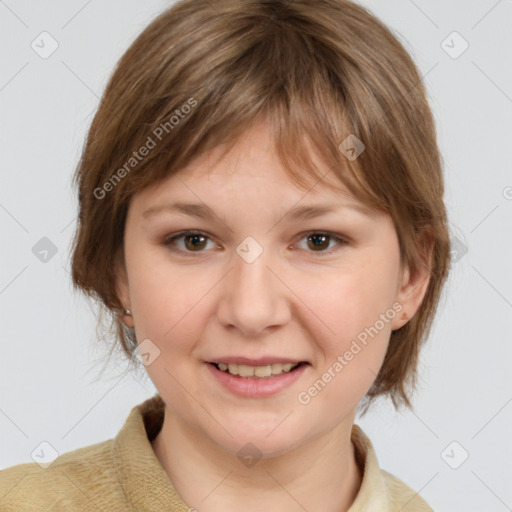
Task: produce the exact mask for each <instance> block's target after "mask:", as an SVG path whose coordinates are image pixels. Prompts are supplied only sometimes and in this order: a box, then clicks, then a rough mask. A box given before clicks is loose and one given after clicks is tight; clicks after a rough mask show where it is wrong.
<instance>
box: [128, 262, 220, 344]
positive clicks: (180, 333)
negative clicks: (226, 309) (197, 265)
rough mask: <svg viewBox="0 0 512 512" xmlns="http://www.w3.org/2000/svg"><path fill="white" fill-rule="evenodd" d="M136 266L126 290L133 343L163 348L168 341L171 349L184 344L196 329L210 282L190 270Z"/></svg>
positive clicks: (161, 265)
mask: <svg viewBox="0 0 512 512" xmlns="http://www.w3.org/2000/svg"><path fill="white" fill-rule="evenodd" d="M139 261H144V260H142V259H139ZM146 261H148V260H146ZM136 262H137V260H136V259H135V260H134V263H135V264H134V265H133V268H132V269H131V276H133V278H131V280H130V288H131V295H132V304H133V306H134V311H136V326H135V327H136V332H137V339H139V340H141V339H145V338H150V339H151V340H154V342H155V343H156V344H157V345H159V346H160V345H162V346H164V347H166V348H168V347H169V344H168V341H169V340H173V345H172V346H173V347H179V345H180V344H187V342H188V339H190V338H191V337H192V336H193V333H194V332H197V331H198V329H199V328H200V319H201V303H202V302H203V301H202V300H201V299H202V298H204V297H205V296H206V295H207V293H208V291H209V290H210V289H211V288H212V286H213V285H214V282H213V280H212V279H206V278H205V279H203V278H201V277H200V276H198V275H197V273H194V272H192V270H191V269H188V270H187V269H186V268H181V269H180V268H178V267H174V268H171V266H170V265H169V264H162V263H157V264H145V265H142V264H141V265H136ZM210 280H211V281H212V282H211V283H210V282H209V281H210ZM203 300H204V299H203Z"/></svg>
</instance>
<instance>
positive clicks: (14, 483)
mask: <svg viewBox="0 0 512 512" xmlns="http://www.w3.org/2000/svg"><path fill="white" fill-rule="evenodd" d="M112 443H113V440H108V441H103V442H101V443H97V444H94V445H91V446H86V447H83V448H79V449H77V450H73V451H70V452H66V453H63V454H62V455H60V456H59V457H57V458H56V459H55V460H54V461H53V462H52V463H51V464H50V465H49V466H48V467H43V466H41V465H39V464H37V463H36V462H30V463H25V464H19V465H16V466H12V467H9V468H7V469H4V470H3V471H0V512H11V511H12V512H14V511H16V512H24V511H29V510H50V509H51V510H52V511H61V510H62V511H64V510H69V509H70V508H72V509H73V508H74V509H75V510H76V509H78V507H83V508H84V509H89V508H91V509H100V510H115V508H114V507H113V506H112V504H113V503H115V502H116V501H119V499H120V500H121V501H122V500H123V491H122V488H121V487H120V484H119V482H118V479H117V475H116V471H115V466H114V464H113V462H112V454H111V451H112ZM120 510H121V509H120Z"/></svg>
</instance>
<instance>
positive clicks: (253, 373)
mask: <svg viewBox="0 0 512 512" xmlns="http://www.w3.org/2000/svg"><path fill="white" fill-rule="evenodd" d="M212 364H214V366H216V367H217V368H218V369H219V370H220V371H222V372H225V373H229V374H230V375H237V376H239V377H245V378H251V377H252V378H254V377H257V378H260V379H266V378H269V377H273V376H276V375H281V374H283V373H289V372H291V371H293V370H295V368H297V367H298V366H300V365H301V364H303V363H296V364H292V363H286V364H281V363H273V364H268V365H265V366H250V365H247V364H236V363H230V364H226V363H218V364H215V363H212Z"/></svg>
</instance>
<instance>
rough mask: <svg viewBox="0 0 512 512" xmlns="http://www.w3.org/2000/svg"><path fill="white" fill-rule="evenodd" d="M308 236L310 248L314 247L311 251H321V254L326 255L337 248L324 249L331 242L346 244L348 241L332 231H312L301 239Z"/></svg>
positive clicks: (307, 240) (307, 241)
mask: <svg viewBox="0 0 512 512" xmlns="http://www.w3.org/2000/svg"><path fill="white" fill-rule="evenodd" d="M304 238H306V243H307V247H308V248H313V250H312V251H311V252H316V253H319V255H320V256H326V255H329V254H332V253H333V252H334V251H336V250H337V248H336V247H334V248H331V249H329V250H327V251H326V250H323V249H325V248H326V247H328V246H329V245H330V244H329V242H333V241H334V242H337V244H338V245H346V244H348V241H347V240H345V239H344V238H342V237H341V236H338V235H334V234H332V233H326V232H322V231H311V232H309V233H306V234H305V235H304V236H303V237H302V238H301V240H303V239H304Z"/></svg>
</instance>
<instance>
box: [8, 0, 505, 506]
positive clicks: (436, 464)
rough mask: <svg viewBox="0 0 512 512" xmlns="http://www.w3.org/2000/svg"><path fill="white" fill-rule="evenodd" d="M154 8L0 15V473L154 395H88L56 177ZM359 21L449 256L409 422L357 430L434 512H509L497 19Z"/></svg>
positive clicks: (473, 8) (91, 372) (148, 386)
mask: <svg viewBox="0 0 512 512" xmlns="http://www.w3.org/2000/svg"><path fill="white" fill-rule="evenodd" d="M170 3H171V2H164V1H161V0H151V1H145V2H142V1H139V2H137V1H135V0H129V1H127V0H123V1H121V0H111V1H108V2H105V1H103V2H101V1H99V0H90V1H89V2H86V1H83V0H73V1H70V0H68V1H64V0H60V1H53V2H27V1H16V0H7V1H0V33H1V34H2V45H1V50H0V51H1V63H2V65H1V67H0V108H1V114H0V115H1V120H2V123H1V127H0V130H1V137H0V140H1V151H0V173H1V189H0V229H1V238H2V245H1V247H2V249H1V266H0V315H1V317H0V322H1V329H2V340H1V349H2V354H1V357H0V389H1V393H0V395H1V398H0V469H1V468H5V467H8V466H11V465H14V464H19V463H22V462H32V458H31V454H32V453H33V452H34V450H38V449H40V443H41V442H44V441H46V442H48V443H49V444H50V445H51V446H53V447H54V448H55V449H56V450H57V452H58V453H63V452H66V451H69V450H72V449H75V448H79V447H82V446H86V445H90V444H93V443H96V442H100V441H103V440H105V439H108V438H111V437H114V436H115V435H116V434H117V432H118V431H119V429H120V428H121V426H122V424H123V423H124V420H125V419H126V417H127V416H128V414H129V412H130V410H131V408H132V407H133V406H135V405H136V404H138V403H140V402H142V401H143V400H144V399H146V398H148V397H149V396H151V395H153V393H154V392H155V388H154V386H153V384H152V383H151V381H150V380H149V378H146V379H144V378H135V377H134V376H130V375H123V374H122V370H123V369H124V366H123V363H122V362H121V361H119V363H118V364H117V366H116V365H115V364H113V365H112V366H111V367H109V368H108V369H107V371H106V372H105V374H104V375H103V376H102V377H101V378H98V373H99V369H100V367H101V361H102V357H104V356H105V354H106V350H105V349H103V348H102V346H101V344H99V343H98V342H96V341H95V325H96V322H95V316H94V311H93V309H91V307H90V306H89V305H88V303H87V302H86V301H85V299H84V298H82V297H81V296H78V295H75V294H73V292H72V288H71V282H70V275H69V256H70V253H69V249H70V242H71V237H72V234H73V230H74V228H75V217H76V212H77V201H76V197H75V193H74V190H73V189H72V187H71V176H72V173H73V171H74V167H75V166H76V164H77V162H78V158H79V155H80V149H81V146H82V144H83V141H84V137H85V133H86V130H87V128H88V126H89V124H90V122H91V120H92V116H93V114H94V112H95V109H96V107H97V105H98V101H99V97H100V96H101V94H102V92H103V89H104V87H105V85H106V83H107V79H108V77H109V75H110V73H111V71H112V69H113V66H114V64H115V63H116V61H117V59H118V58H119V57H120V56H121V55H122V53H123V52H124V51H125V50H126V48H127V47H128V45H129V44H130V42H131V41H132V40H133V39H134V38H135V37H136V35H138V34H139V33H140V31H141V30H143V28H144V27H145V26H146V25H147V24H148V23H149V22H150V21H151V20H152V19H153V18H154V16H156V15H157V14H158V13H159V12H160V11H161V10H162V9H163V8H164V7H166V6H167V5H169V4H170ZM362 3H363V4H364V5H366V6H367V7H369V8H370V9H371V10H372V11H373V12H375V13H376V14H377V15H378V16H379V17H380V18H381V19H382V20H383V21H384V22H385V23H387V24H388V26H390V27H391V28H392V29H393V30H394V31H395V33H396V34H397V35H398V37H399V38H400V39H401V40H402V42H403V43H404V44H405V46H406V48H407V49H408V50H409V51H410V52H411V54H412V55H413V58H414V59H415V60H416V62H417V64H418V66H419V67H420V69H421V71H422V73H423V74H424V75H425V80H426V85H427V87H428V91H429V97H430V102H431V105H432V108H433V110H434V114H435V117H436V122H437V125H438V132H439V144H440V147H441V150H442V152H443V156H444V162H445V173H446V187H447V190H446V196H445V198H446V203H447V206H448V210H449V216H450V227H451V231H452V237H453V240H454V244H455V245H456V247H458V251H457V252H456V253H454V254H453V258H454V261H455V265H454V270H453V273H452V275H451V276H450V279H449V282H448V285H447V289H446V293H445V296H444V297H443V302H442V303H441V308H440V311H439V315H438V317H437V320H436V323H435V325H434V329H433V331H432V333H431V336H430V340H429V343H428V345H427V346H426V347H425V349H424V351H423V353H422V358H421V372H422V377H421V380H420V389H419V391H418V393H417V394H416V396H415V400H414V405H415V411H414V412H408V413H402V414H398V413H396V412H394V410H393V409H392V407H391V405H390V403H389V402H381V403H380V404H379V405H378V406H377V407H376V408H375V409H374V411H373V412H372V413H370V414H369V415H368V416H367V417H366V418H364V419H358V418H356V423H358V424H359V425H360V426H361V427H362V428H363V430H364V431H365V432H366V433H367V434H368V435H369V437H370V439H371V440H372V443H373V445H374V447H375V449H376V452H377V456H378V459H379V462H380V464H381V467H383V468H384V469H387V470H388V471H390V472H391V473H393V474H395V475H397V476H398V477H399V478H401V479H402V480H404V481H405V482H406V483H408V484H409V485H410V486H412V487H413V488H415V489H416V490H419V491H420V492H421V494H422V496H424V497H425V499H426V500H427V501H428V502H429V503H430V504H431V505H432V506H433V507H434V508H435V510H436V511H440V512H441V511H454V510H457V511H460V510H464V511H480V510H486V511H496V512H499V511H502V510H503V511H505V510H511V509H512V487H511V486H510V477H511V474H512V464H511V462H510V461H511V460H512V445H511V442H510V432H511V431H512V429H511V426H512V386H511V383H512V378H511V375H510V370H509V367H510V363H511V361H512V357H511V356H512V343H511V341H512V340H511V335H510V327H511V325H512V323H511V319H512V273H511V272H510V270H509V269H510V267H509V264H510V263H509V262H510V261H511V260H512V243H511V233H512V173H511V164H510V162H511V160H512V149H511V147H512V138H511V135H512V128H511V124H512V123H511V120H512V64H511V63H512V30H511V29H512V1H511V0H500V1H496V0H481V1H476V0H473V1H462V0H457V1H451V2H446V1H441V0H435V1H431V2H427V1H426V0H415V1H412V0H392V1H386V2H382V1H378V0H371V1H370V0H367V1H365V2H362ZM43 31H47V32H48V33H49V34H50V35H51V37H52V38H53V39H54V40H56V41H57V43H58V48H57V50H56V51H55V52H54V53H53V54H52V55H50V56H49V57H48V58H46V59H43V58H41V56H40V55H39V54H38V53H36V52H35V51H34V50H33V49H32V47H31V43H32V41H35V43H34V44H39V45H40V46H42V43H41V37H46V38H47V39H45V46H44V47H45V49H46V50H48V49H50V48H51V46H50V43H51V41H50V39H48V36H39V35H40V34H41V32H43ZM454 31H456V32H458V33H459V34H460V37H459V36H457V35H455V36H454V35H451V34H452V33H453V32H454ZM461 38H463V39H464V40H465V41H467V43H468V44H469V47H468V49H467V50H466V51H465V52H464V53H462V54H460V55H459V53H460V52H461V50H462V49H463V48H464V46H463V44H464V41H463V39H461ZM443 41H445V42H444V43H443ZM42 50H43V49H42V48H41V49H40V50H39V51H42ZM449 53H451V55H450V54H449ZM455 57H456V58H455ZM43 237H47V238H48V239H49V240H50V241H51V243H52V244H53V245H54V246H55V249H56V250H57V252H56V253H55V254H54V255H53V256H52V253H51V252H50V253H48V255H47V261H46V262H45V261H41V259H40V258H41V257H42V256H41V254H39V257H38V256H37V252H38V251H37V249H39V250H41V247H42V246H45V244H46V246H47V245H48V243H49V242H48V241H42V242H41V239H42V238H43ZM38 244H42V245H41V246H40V245H38ZM34 247H35V248H36V249H33V248H34ZM466 250H467V252H465V251H466ZM113 363H114V361H113ZM453 442H455V444H452V443H453ZM44 446H46V445H43V447H44ZM466 455H468V458H467V460H465V461H464V458H465V457H466ZM0 500H1V497H0ZM0 505H1V501H0Z"/></svg>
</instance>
